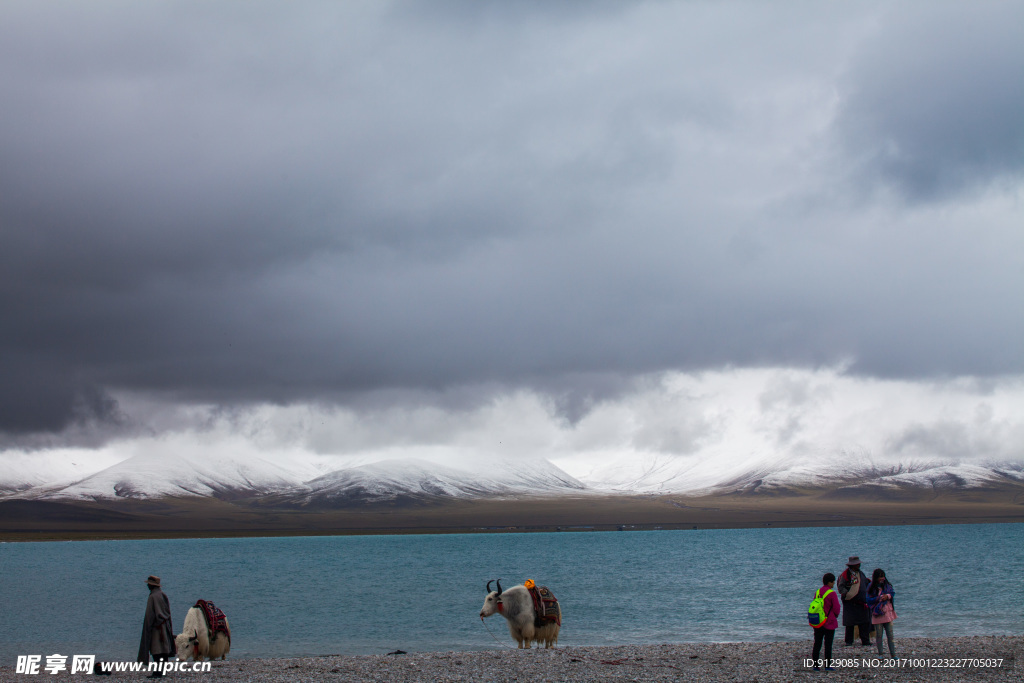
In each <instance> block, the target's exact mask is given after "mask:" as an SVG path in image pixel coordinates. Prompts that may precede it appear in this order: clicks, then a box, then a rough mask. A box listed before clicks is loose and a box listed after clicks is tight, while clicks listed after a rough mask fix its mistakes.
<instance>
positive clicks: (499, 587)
mask: <svg viewBox="0 0 1024 683" xmlns="http://www.w3.org/2000/svg"><path fill="white" fill-rule="evenodd" d="M498 595H501V579H498Z"/></svg>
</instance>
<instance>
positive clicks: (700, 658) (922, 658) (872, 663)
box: [0, 628, 1024, 683]
mask: <svg viewBox="0 0 1024 683" xmlns="http://www.w3.org/2000/svg"><path fill="white" fill-rule="evenodd" d="M795 631H796V632H797V633H800V634H802V635H805V636H806V638H804V639H802V640H797V641H791V642H784V643H780V642H764V643H754V642H747V643H681V644H665V645H657V644H651V645H617V646H607V647H586V646H570V647H557V648H554V649H550V650H544V649H540V650H538V649H532V650H516V649H512V648H508V649H500V650H474V651H447V652H420V653H403V654H392V655H361V656H342V655H326V656H322V657H296V658H290V659H235V660H232V659H230V655H229V659H228V660H227V661H215V662H212V663H211V670H210V671H209V672H206V673H172V674H169V675H170V676H172V677H177V678H181V677H191V676H198V677H199V678H201V679H202V680H204V681H266V682H269V683H278V682H281V683H284V682H285V681H293V680H297V679H302V680H331V681H339V680H340V681H386V682H388V683H404V682H408V681H447V680H452V681H481V680H486V681H499V682H505V681H509V682H511V681H528V680H554V681H580V682H582V681H624V680H629V681H702V682H705V683H718V682H719V681H722V682H725V681H761V682H762V683H768V682H774V681H791V680H804V677H807V678H806V679H807V680H811V678H809V677H811V676H821V675H827V676H828V680H830V681H859V680H864V679H870V680H873V681H907V680H915V681H941V682H946V681H950V682H952V681H963V680H970V681H991V682H993V683H1003V682H1008V681H1018V680H1020V671H1018V670H1017V664H1018V660H1020V659H1021V658H1022V657H1024V637H1022V636H1019V635H1015V636H965V637H956V638H900V636H899V630H898V629H897V631H896V648H897V650H896V654H897V656H898V657H900V658H901V661H899V662H897V663H896V665H895V666H890V667H889V668H886V666H885V664H883V662H882V660H879V659H878V658H877V656H876V653H875V649H874V647H870V648H861V647H849V648H847V647H844V646H843V644H842V639H841V638H840V639H839V640H838V642H837V645H836V647H835V648H834V650H833V657H834V658H836V659H838V660H840V661H839V662H837V666H836V669H835V671H833V672H822V673H817V672H814V671H812V670H811V668H810V666H809V665H808V662H807V661H806V660H807V659H809V658H810V656H811V641H812V637H811V630H810V629H809V628H803V629H798V630H797V629H795ZM502 632H503V633H502V635H503V636H504V637H506V638H508V634H507V632H505V630H504V629H502ZM508 642H509V644H511V643H512V640H511V638H508ZM890 664H891V663H890ZM114 675H115V676H118V675H120V676H125V675H126V674H123V673H122V674H114ZM127 675H129V676H141V675H143V674H127ZM77 678H78V676H77V675H76V676H72V675H71V674H69V673H67V672H63V673H60V674H58V675H56V676H54V675H50V674H46V680H77ZM22 680H25V676H24V674H15V673H14V668H13V667H7V666H5V667H3V668H0V683H8V682H10V683H15V682H16V681H22Z"/></svg>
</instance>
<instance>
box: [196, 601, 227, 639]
mask: <svg viewBox="0 0 1024 683" xmlns="http://www.w3.org/2000/svg"><path fill="white" fill-rule="evenodd" d="M195 606H196V607H198V608H199V609H201V610H202V611H203V616H204V617H206V628H207V629H208V630H209V631H210V640H211V641H212V640H213V639H214V638H215V637H216V636H217V634H218V633H221V632H223V633H224V634H225V635H227V637H228V642H229V643H230V642H231V629H230V628H228V620H227V617H225V616H224V613H223V612H221V611H220V608H219V607H217V606H216V605H214V604H213V603H212V602H210V601H208V600H199V601H198V602H196V605H195Z"/></svg>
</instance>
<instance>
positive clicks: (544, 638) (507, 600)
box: [480, 581, 562, 650]
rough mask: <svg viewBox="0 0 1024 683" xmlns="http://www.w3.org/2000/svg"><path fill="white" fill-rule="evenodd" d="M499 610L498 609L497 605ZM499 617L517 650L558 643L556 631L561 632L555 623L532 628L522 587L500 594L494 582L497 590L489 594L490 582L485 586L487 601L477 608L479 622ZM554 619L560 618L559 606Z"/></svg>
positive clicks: (530, 610) (529, 604) (530, 602)
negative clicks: (486, 618)
mask: <svg viewBox="0 0 1024 683" xmlns="http://www.w3.org/2000/svg"><path fill="white" fill-rule="evenodd" d="M499 604H500V605H501V609H500V610H499V609H498V605H499ZM495 614H500V615H501V616H503V617H505V619H506V620H507V621H508V630H509V633H511V634H512V638H513V639H514V640H515V641H516V642H517V643H519V647H520V648H526V649H527V650H529V649H530V643H537V644H538V645H539V644H540V643H544V647H551V646H553V645H556V644H557V643H558V631H559V630H560V629H561V626H559V625H558V624H557V623H556V622H554V621H551V622H548V623H547V624H546V625H544V626H541V627H540V628H537V627H536V626H534V616H535V613H534V610H533V598H531V597H530V592H529V591H528V590H527V589H526V586H522V585H519V586H512V587H511V588H509V589H508V590H506V591H503V590H501V582H500V581H499V582H498V590H496V591H492V590H491V582H490V581H488V582H487V598H486V599H484V606H483V607H481V608H480V618H481V619H483V618H484V617H489V616H493V615H495ZM558 616H559V618H561V616H562V606H561V605H559V606H558Z"/></svg>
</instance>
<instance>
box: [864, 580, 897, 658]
mask: <svg viewBox="0 0 1024 683" xmlns="http://www.w3.org/2000/svg"><path fill="white" fill-rule="evenodd" d="M868 607H870V608H871V623H872V624H874V625H875V639H876V644H877V645H878V656H879V657H881V656H882V633H883V632H884V633H885V635H886V637H887V638H888V640H889V657H890V658H892V659H896V646H895V645H893V642H892V622H893V621H894V620H895V619H896V589H894V588H893V587H892V584H891V583H889V580H888V579H887V578H885V572H884V571H882V570H881V569H876V570H875V571H874V572H873V573H872V574H871V584H870V585H869V586H868Z"/></svg>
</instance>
